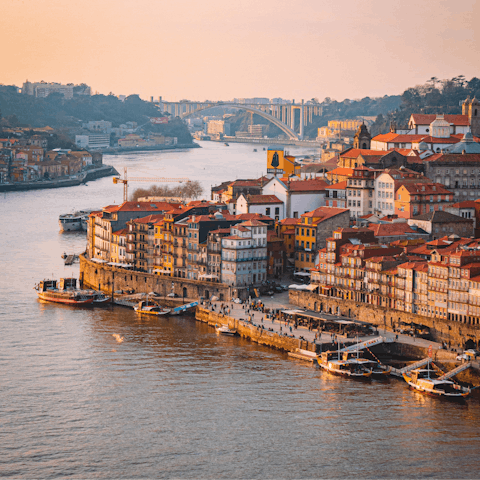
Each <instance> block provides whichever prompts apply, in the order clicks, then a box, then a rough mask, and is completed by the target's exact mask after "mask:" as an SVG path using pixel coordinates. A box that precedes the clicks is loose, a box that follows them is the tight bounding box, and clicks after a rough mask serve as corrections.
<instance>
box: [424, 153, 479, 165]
mask: <svg viewBox="0 0 480 480" xmlns="http://www.w3.org/2000/svg"><path fill="white" fill-rule="evenodd" d="M425 160H426V161H427V162H435V161H438V162H439V163H441V162H448V163H465V162H475V163H480V153H465V154H461V153H435V154H434V155H431V156H430V157H427V158H426V159H425Z"/></svg>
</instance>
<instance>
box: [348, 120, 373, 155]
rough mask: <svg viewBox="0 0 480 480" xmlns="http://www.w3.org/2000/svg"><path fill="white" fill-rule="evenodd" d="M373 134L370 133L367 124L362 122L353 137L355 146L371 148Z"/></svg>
mask: <svg viewBox="0 0 480 480" xmlns="http://www.w3.org/2000/svg"><path fill="white" fill-rule="evenodd" d="M371 141H372V136H371V135H370V133H369V131H368V129H367V126H366V125H365V124H364V123H362V124H361V125H360V126H359V127H358V130H357V133H356V134H355V137H354V139H353V148H361V149H362V150H370V143H371Z"/></svg>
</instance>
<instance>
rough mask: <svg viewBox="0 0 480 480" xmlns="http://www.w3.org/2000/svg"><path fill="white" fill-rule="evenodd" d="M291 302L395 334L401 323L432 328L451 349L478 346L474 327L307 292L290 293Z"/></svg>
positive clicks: (479, 333)
mask: <svg viewBox="0 0 480 480" xmlns="http://www.w3.org/2000/svg"><path fill="white" fill-rule="evenodd" d="M288 296H289V301H290V303H292V304H294V305H298V306H299V307H305V308H307V309H309V310H313V311H314V312H321V311H323V312H327V313H335V314H339V315H342V316H345V317H350V318H354V319H356V320H360V321H362V322H368V323H372V324H373V325H378V326H380V327H382V328H384V327H385V328H387V329H388V330H392V329H393V327H394V326H395V325H398V323H399V322H405V323H412V322H413V323H418V324H420V325H425V326H427V327H429V328H430V332H431V335H432V340H434V341H435V342H446V343H447V344H449V343H450V345H451V346H452V347H463V345H464V344H465V342H466V341H467V340H473V341H474V342H475V343H476V345H479V343H478V341H479V340H480V329H478V328H476V326H474V325H469V324H466V323H460V322H454V321H452V320H446V319H442V318H431V317H425V316H423V315H418V314H414V313H409V312H401V311H399V310H392V309H388V308H385V307H380V306H377V305H369V304H365V303H358V302H355V301H353V300H343V299H341V298H335V297H328V296H326V295H319V294H316V293H310V292H307V291H300V290H293V289H292V290H290V291H289V295H288Z"/></svg>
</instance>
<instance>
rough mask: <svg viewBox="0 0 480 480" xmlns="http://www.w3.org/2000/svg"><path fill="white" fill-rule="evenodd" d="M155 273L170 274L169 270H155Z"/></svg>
mask: <svg viewBox="0 0 480 480" xmlns="http://www.w3.org/2000/svg"><path fill="white" fill-rule="evenodd" d="M155 273H172V272H171V271H170V270H155Z"/></svg>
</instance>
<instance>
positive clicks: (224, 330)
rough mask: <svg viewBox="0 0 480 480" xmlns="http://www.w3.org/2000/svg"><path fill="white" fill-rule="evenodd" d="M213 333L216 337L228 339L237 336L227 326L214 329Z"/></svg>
mask: <svg viewBox="0 0 480 480" xmlns="http://www.w3.org/2000/svg"><path fill="white" fill-rule="evenodd" d="M215 331H216V332H217V335H228V336H230V337H233V336H234V335H236V334H237V331H236V330H232V329H231V328H229V327H228V325H222V326H221V327H217V326H216V327H215Z"/></svg>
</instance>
